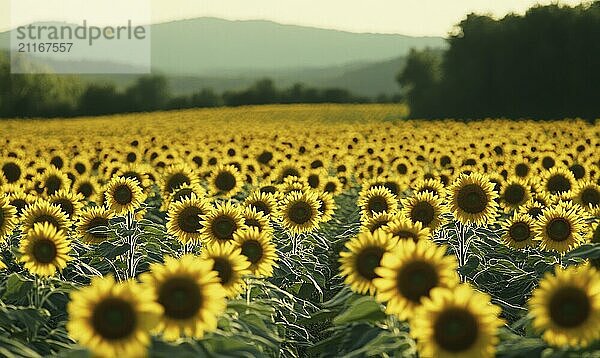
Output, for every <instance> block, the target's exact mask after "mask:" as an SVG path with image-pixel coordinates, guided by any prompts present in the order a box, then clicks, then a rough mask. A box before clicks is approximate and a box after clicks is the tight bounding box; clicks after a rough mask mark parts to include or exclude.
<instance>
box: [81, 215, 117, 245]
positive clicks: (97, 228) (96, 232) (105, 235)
mask: <svg viewBox="0 0 600 358" xmlns="http://www.w3.org/2000/svg"><path fill="white" fill-rule="evenodd" d="M112 217H114V213H113V212H112V211H110V210H108V209H106V208H104V207H102V206H95V207H91V208H86V209H84V210H83V211H82V213H81V215H80V216H79V222H78V224H77V232H78V234H79V236H80V238H81V241H83V242H85V243H87V244H98V243H101V242H103V241H105V240H108V239H109V238H110V231H109V221H110V219H111V218H112Z"/></svg>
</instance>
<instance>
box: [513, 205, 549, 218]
mask: <svg viewBox="0 0 600 358" xmlns="http://www.w3.org/2000/svg"><path fill="white" fill-rule="evenodd" d="M545 208H546V205H544V204H542V203H540V202H539V201H537V200H529V201H528V202H527V203H525V205H522V206H521V207H520V208H519V212H521V213H522V214H527V215H529V216H531V218H532V219H534V220H537V219H539V218H540V217H541V215H542V212H543V211H544V209H545Z"/></svg>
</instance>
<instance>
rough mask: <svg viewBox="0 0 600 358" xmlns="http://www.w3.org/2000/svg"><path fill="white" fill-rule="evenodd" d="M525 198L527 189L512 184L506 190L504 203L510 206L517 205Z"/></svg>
mask: <svg viewBox="0 0 600 358" xmlns="http://www.w3.org/2000/svg"><path fill="white" fill-rule="evenodd" d="M524 198H525V188H523V186H522V185H519V184H511V185H509V186H507V187H506V189H505V190H504V201H506V202H507V203H508V204H512V205H516V204H519V203H520V202H522V201H523V199H524Z"/></svg>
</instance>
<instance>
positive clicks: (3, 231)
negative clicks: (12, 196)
mask: <svg viewBox="0 0 600 358" xmlns="http://www.w3.org/2000/svg"><path fill="white" fill-rule="evenodd" d="M18 222H19V221H18V219H17V210H16V209H15V208H14V207H13V206H12V205H10V201H9V197H6V196H0V241H2V240H4V239H5V238H6V237H7V236H8V235H10V234H11V233H12V231H13V230H14V228H15V227H16V226H17V223H18Z"/></svg>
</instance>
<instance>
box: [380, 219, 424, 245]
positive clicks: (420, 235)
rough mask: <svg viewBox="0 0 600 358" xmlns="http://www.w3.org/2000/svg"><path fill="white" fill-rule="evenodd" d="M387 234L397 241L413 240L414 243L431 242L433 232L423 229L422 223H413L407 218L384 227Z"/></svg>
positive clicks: (396, 220)
mask: <svg viewBox="0 0 600 358" xmlns="http://www.w3.org/2000/svg"><path fill="white" fill-rule="evenodd" d="M382 229H383V230H384V231H385V232H388V233H390V234H392V235H393V236H394V238H395V239H398V240H399V241H400V240H405V239H411V240H412V241H414V242H418V241H424V240H429V238H430V237H431V231H430V230H429V228H427V227H425V228H424V227H423V224H421V222H420V221H416V222H412V221H411V220H410V219H407V218H405V217H398V218H396V219H395V220H393V221H391V222H389V223H388V224H387V225H385V226H384V227H382Z"/></svg>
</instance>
